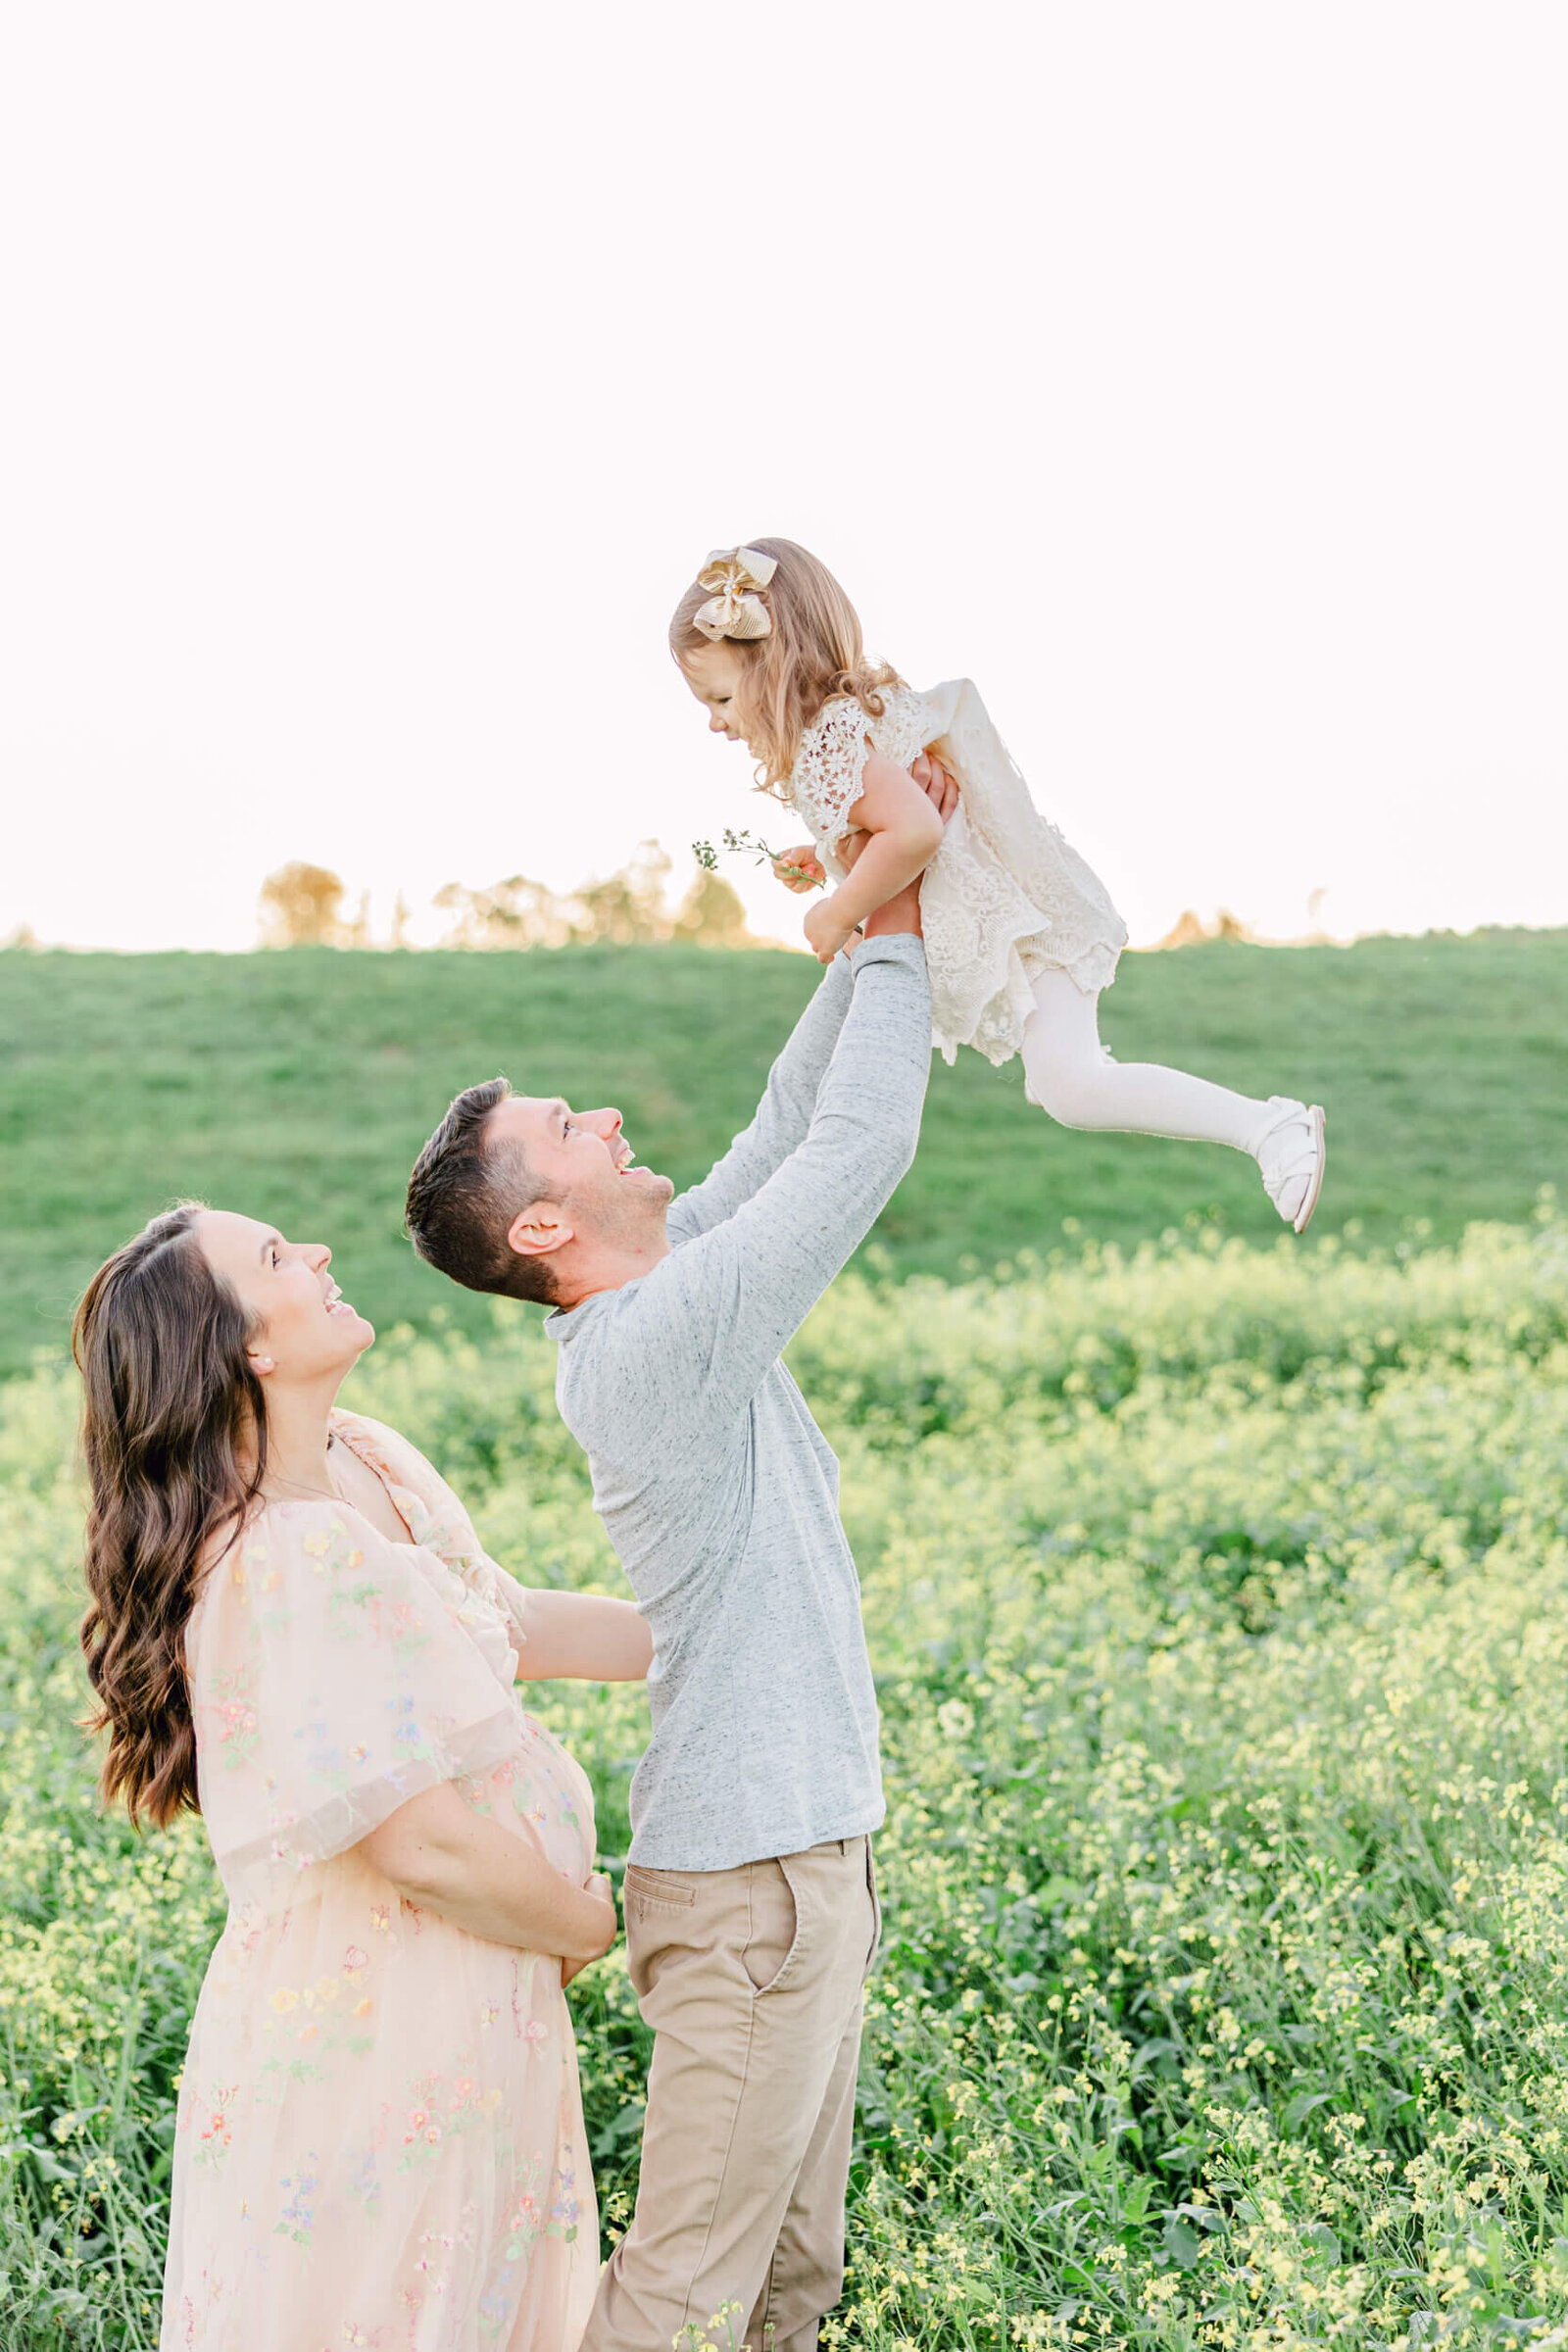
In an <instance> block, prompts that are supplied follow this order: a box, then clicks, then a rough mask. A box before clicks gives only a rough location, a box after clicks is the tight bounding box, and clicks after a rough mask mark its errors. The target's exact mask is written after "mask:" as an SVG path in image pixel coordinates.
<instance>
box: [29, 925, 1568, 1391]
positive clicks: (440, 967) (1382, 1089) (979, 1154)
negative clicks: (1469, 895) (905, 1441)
mask: <svg viewBox="0 0 1568 2352" xmlns="http://www.w3.org/2000/svg"><path fill="white" fill-rule="evenodd" d="M814 979H815V967H814V966H813V965H812V964H811V963H809V961H808V960H807V959H806V958H804V957H802V956H790V955H785V954H782V953H779V954H764V953H758V954H746V955H723V954H716V953H711V952H710V953H704V952H702V951H699V950H685V949H678V948H624V949H608V948H590V949H580V950H564V951H561V952H559V953H544V952H534V953H532V954H527V955H506V954H502V955H454V954H406V955H378V954H363V955H354V954H349V955H342V954H337V953H334V952H332V951H330V950H320V951H316V950H294V951H291V952H289V953H286V954H273V955H254V956H183V955H172V956H78V955H71V954H60V953H54V954H41V955H40V954H35V953H28V952H23V951H11V952H7V953H0V1183H3V1187H4V1200H5V1220H4V1237H3V1242H0V1369H5V1370H14V1369H15V1368H16V1367H17V1366H19V1365H20V1364H23V1363H25V1362H26V1361H27V1360H28V1358H29V1356H30V1354H31V1353H32V1351H33V1350H34V1349H35V1348H38V1347H40V1346H50V1345H56V1346H57V1345H59V1344H60V1343H61V1341H62V1340H63V1338H64V1335H65V1332H66V1329H67V1326H68V1323H69V1318H70V1312H71V1306H72V1302H73V1299H74V1297H75V1295H76V1293H77V1292H78V1290H79V1289H80V1287H81V1285H82V1283H83V1281H84V1280H85V1278H86V1276H87V1275H88V1274H89V1273H90V1271H91V1269H92V1267H93V1266H94V1265H95V1264H96V1262H97V1261H98V1259H99V1258H100V1257H101V1256H102V1255H104V1254H105V1252H106V1251H107V1250H110V1249H112V1248H113V1247H114V1246H115V1245H116V1244H117V1243H118V1242H120V1241H121V1240H122V1239H123V1238H124V1236H125V1235H127V1234H128V1233H130V1232H131V1231H132V1230H134V1228H135V1227H136V1226H138V1225H139V1224H140V1223H141V1222H142V1220H143V1219H144V1218H145V1217H146V1216H148V1215H149V1214H150V1213H151V1212H152V1211H153V1210H155V1209H156V1208H158V1207H160V1206H161V1205H162V1204H164V1203H165V1202H167V1201H170V1200H172V1199H173V1198H175V1197H177V1196H178V1195H180V1194H185V1193H195V1194H199V1195H201V1196H202V1197H204V1198H206V1199H209V1200H213V1201H221V1202H223V1203H225V1204H226V1205H228V1206H231V1207H235V1208H241V1209H244V1210H246V1211H248V1212H250V1213H252V1214H254V1215H257V1216H262V1217H269V1218H271V1219H274V1220H275V1221H276V1222H277V1223H278V1224H280V1225H281V1226H282V1227H283V1228H284V1230H285V1231H287V1232H290V1233H292V1234H294V1235H296V1236H300V1237H302V1238H319V1239H322V1240H325V1241H328V1242H330V1243H331V1245H332V1247H333V1250H334V1251H335V1252H336V1256H337V1262H338V1271H339V1273H340V1275H341V1278H342V1281H343V1284H344V1288H345V1290H347V1291H348V1292H349V1294H350V1296H351V1297H353V1298H354V1299H355V1300H356V1302H357V1303H358V1304H360V1305H361V1306H363V1307H364V1308H365V1310H366V1311H367V1312H368V1314H369V1315H370V1316H371V1317H372V1318H373V1319H374V1320H375V1321H376V1322H378V1323H388V1322H392V1321H396V1320H399V1319H402V1318H412V1319H414V1320H423V1319H425V1318H426V1317H428V1315H429V1314H430V1312H431V1310H432V1309H433V1308H435V1307H436V1306H438V1305H441V1306H445V1307H446V1308H447V1309H448V1310H449V1311H450V1312H451V1313H452V1314H453V1315H454V1316H455V1317H456V1319H457V1320H458V1321H459V1322H460V1323H466V1324H468V1325H470V1326H472V1325H477V1324H479V1323H481V1322H483V1321H484V1320H485V1319H486V1312H487V1310H486V1309H485V1307H484V1306H483V1304H482V1302H480V1301H477V1300H472V1299H468V1298H466V1296H465V1295H464V1294H461V1293H458V1292H456V1291H453V1290H452V1289H451V1288H450V1286H448V1285H446V1284H444V1283H442V1282H441V1281H440V1280H439V1279H438V1278H437V1277H436V1276H435V1275H433V1274H431V1273H430V1272H428V1271H427V1270H426V1269H425V1268H423V1267H421V1266H419V1265H418V1264H417V1263H416V1262H415V1260H414V1258H413V1256H412V1254H411V1253H410V1251H409V1250H408V1247H407V1244H406V1243H404V1242H403V1241H402V1240H401V1238H400V1233H399V1225H400V1219H401V1209H402V1198H403V1187H404V1181H405V1179H406V1176H407V1173H408V1168H409V1165H410V1162H411V1160H412V1158H413V1156H414V1153H415V1152H416V1151H417V1148H418V1146H419V1144H420V1143H421V1142H422V1141H423V1139H424V1137H425V1135H426V1134H427V1133H428V1131H429V1129H430V1128H431V1126H432V1125H433V1124H434V1122H435V1120H436V1119H437V1117H438V1116H439V1115H440V1113H441V1111H442V1109H443V1108H444V1107H445V1104H446V1102H447V1100H448V1098H449V1097H450V1096H451V1095H452V1094H453V1093H454V1092H455V1091H456V1090H457V1089H458V1088H459V1087H461V1086H465V1085H467V1084H469V1083H470V1082H471V1081H472V1080H474V1079H476V1078H481V1077H488V1076H490V1075H491V1074H492V1073H494V1072H495V1071H496V1070H498V1069H501V1070H505V1071H506V1072H507V1074H508V1075H509V1076H510V1077H511V1078H512V1079H513V1081H514V1082H515V1084H517V1085H519V1086H521V1087H524V1088H526V1089H527V1090H528V1091H530V1092H552V1093H553V1092H558V1091H559V1092H561V1093H563V1094H565V1095H567V1096H568V1097H569V1098H570V1099H572V1100H573V1101H575V1102H576V1103H579V1104H582V1105H585V1106H586V1105H589V1104H593V1103H605V1102H613V1103H618V1104H619V1105H620V1107H621V1109H622V1110H623V1111H624V1113H625V1118H626V1127H627V1133H628V1135H629V1136H630V1137H631V1139H632V1141H633V1143H634V1144H635V1145H636V1147H637V1150H638V1152H639V1153H640V1154H641V1155H642V1156H643V1157H645V1158H646V1159H647V1160H648V1161H649V1162H650V1163H651V1164H652V1165H654V1166H656V1167H661V1168H663V1169H666V1170H667V1171H668V1173H669V1174H670V1175H671V1176H673V1177H674V1178H675V1180H676V1182H677V1183H680V1184H685V1183H689V1182H690V1181H691V1180H692V1179H693V1178H695V1177H697V1176H699V1175H700V1174H701V1173H702V1172H703V1171H704V1169H705V1168H706V1167H707V1166H708V1165H709V1164H710V1162H711V1159H712V1158H713V1157H714V1155H715V1154H716V1153H717V1152H719V1151H721V1150H722V1149H723V1147H724V1145H725V1143H726V1142H727V1141H728V1138H729V1137H730V1135H731V1134H732V1133H733V1132H734V1131H735V1130H736V1129H737V1128H738V1127H740V1126H742V1125H744V1123H745V1121H746V1120H747V1118H748V1117H749V1116H750V1113H751V1109H752V1106H753V1103H754V1102H755V1100H756V1097H757V1094H758V1091H759V1088H760V1085H761V1082H762V1079H763V1076H764V1073H765V1071H766V1068H767V1064H768V1062H769V1060H770V1058H771V1056H772V1054H773V1053H774V1051H775V1050H776V1048H777V1046H778V1044H779V1043H780V1042H781V1040H782V1038H783V1037H784V1035H785V1033H786V1031H787V1029H788V1027H789V1025H790V1022H791V1021H792V1019H793V1018H794V1015H795V1013H796V1012H797V1010H798V1009H799V1007H800V1005H802V1004H803V1003H804V1001H805V999H806V996H807V994H808V992H809V989H810V988H811V986H812V985H813V982H814ZM1565 1016H1568V933H1564V932H1534V933H1531V932H1505V933H1486V934H1479V935H1477V936H1475V937H1473V938H1466V939H1459V938H1453V937H1448V936H1442V937H1432V938H1428V939H1421V940H1395V939H1376V940H1367V941H1363V942H1361V943H1360V944H1359V945H1357V946H1356V947H1354V948H1350V949H1344V950H1341V949H1334V948H1309V949H1270V948H1253V947H1243V946H1233V945H1216V946H1212V947H1205V948H1195V949H1188V950H1184V951H1183V952H1182V953H1180V954H1177V955H1164V956H1129V957H1127V958H1126V960H1125V962H1124V964H1123V967H1122V972H1121V976H1120V978H1119V979H1118V981H1117V983H1116V986H1115V988H1114V989H1113V990H1112V992H1111V994H1110V996H1109V997H1108V998H1107V999H1106V1002H1105V1006H1104V1017H1103V1031H1104V1035H1105V1038H1106V1042H1107V1043H1108V1044H1109V1045H1110V1047H1111V1049H1112V1051H1113V1052H1114V1053H1116V1054H1117V1055H1118V1056H1119V1057H1120V1058H1121V1059H1123V1060H1134V1059H1139V1058H1152V1059H1161V1058H1163V1059H1169V1060H1175V1061H1181V1062H1185V1063H1186V1064H1187V1065H1188V1066H1189V1067H1191V1068H1194V1069H1196V1070H1199V1071H1201V1072H1202V1073H1203V1074H1205V1075H1207V1076H1209V1077H1213V1078H1217V1079H1222V1080H1224V1081H1227V1082H1228V1083H1230V1084H1232V1085H1236V1086H1240V1087H1243V1088H1245V1089H1247V1090H1248V1091H1249V1092H1251V1093H1257V1094H1268V1093H1271V1092H1280V1091H1290V1092H1294V1093H1299V1094H1301V1095H1303V1096H1317V1097H1319V1098H1321V1100H1322V1101H1323V1102H1324V1103H1326V1104H1327V1105H1328V1108H1329V1113H1330V1119H1331V1127H1330V1139H1331V1174H1330V1183H1329V1190H1328V1192H1327V1194H1326V1196H1325V1201H1324V1206H1323V1209H1322V1210H1321V1211H1320V1216H1319V1227H1320V1229H1321V1230H1324V1231H1333V1230H1343V1229H1344V1228H1345V1227H1346V1226H1347V1224H1349V1225H1350V1227H1351V1230H1352V1232H1354V1231H1355V1229H1357V1228H1359V1230H1360V1232H1361V1234H1362V1235H1363V1236H1364V1237H1365V1239H1366V1240H1367V1241H1369V1242H1373V1243H1379V1242H1391V1241H1394V1240H1397V1238H1398V1237H1399V1235H1400V1233H1401V1232H1402V1231H1403V1230H1404V1228H1405V1225H1406V1222H1407V1220H1410V1219H1412V1218H1424V1219H1427V1220H1429V1221H1430V1224H1431V1227H1432V1230H1433V1232H1434V1234H1435V1235H1436V1236H1438V1237H1440V1238H1441V1237H1445V1236H1449V1235H1453V1234H1456V1233H1458V1232H1459V1231H1460V1230H1461V1229H1462V1228H1463V1227H1464V1225H1465V1224H1467V1223H1468V1222H1470V1221H1471V1220H1472V1219H1475V1218H1502V1219H1507V1220H1517V1219H1520V1218H1522V1217H1524V1216H1525V1215H1527V1214H1528V1212H1529V1209H1530V1207H1531V1205H1532V1202H1533V1201H1534V1199H1535V1196H1536V1194H1537V1192H1538V1190H1539V1188H1540V1187H1541V1186H1542V1185H1543V1184H1544V1183H1548V1182H1553V1181H1560V1178H1561V1175H1562V1173H1563V1171H1564V1170H1565V1168H1568V1043H1565V1029H1568V1020H1565ZM1206 1217H1216V1218H1218V1219H1220V1220H1222V1221H1223V1222H1224V1224H1225V1226H1226V1227H1227V1229H1228V1230H1230V1231H1231V1232H1234V1233H1238V1234H1242V1235H1244V1236H1248V1237H1250V1238H1254V1239H1258V1240H1266V1239H1268V1238H1270V1237H1271V1236H1272V1235H1274V1234H1276V1233H1277V1232H1278V1230H1279V1228H1278V1224H1277V1220H1276V1219H1275V1218H1274V1216H1273V1213H1272V1211H1271V1210H1270V1209H1269V1208H1268V1205H1267V1203H1266V1201H1265V1200H1264V1198H1263V1195H1262V1191H1261V1187H1260V1186H1259V1184H1258V1181H1257V1177H1256V1173H1255V1171H1254V1170H1253V1168H1252V1167H1251V1165H1250V1162H1248V1161H1246V1160H1244V1159H1243V1158H1241V1157H1240V1155H1238V1154H1236V1153H1233V1152H1224V1151H1219V1150H1209V1149H1205V1148H1199V1147H1195V1146H1190V1145H1177V1144H1162V1143H1155V1142H1150V1141H1148V1140H1146V1139H1144V1138H1140V1137H1120V1136H1079V1135H1070V1134H1067V1133H1065V1132H1063V1131H1062V1130H1061V1129H1059V1128H1055V1127H1053V1126H1052V1125H1051V1123H1050V1122H1049V1121H1048V1120H1046V1119H1045V1118H1044V1117H1043V1116H1042V1115H1041V1114H1040V1113H1039V1112H1038V1111H1035V1110H1032V1109H1030V1108H1029V1107H1028V1105H1026V1103H1024V1100H1023V1092H1022V1081H1021V1077H1020V1074H1019V1071H1018V1066H1017V1064H1016V1063H1013V1064H1012V1065H1011V1066H1010V1067H1009V1068H1008V1069H1006V1070H1005V1071H994V1070H992V1069H991V1068H989V1066H988V1065H987V1064H986V1063H984V1062H983V1061H981V1060H980V1058H979V1057H978V1056H977V1055H975V1054H967V1053H966V1054H960V1056H959V1059H958V1065H957V1067H956V1068H955V1069H953V1070H948V1069H946V1068H944V1067H943V1066H942V1065H941V1064H940V1063H938V1064H937V1065H936V1067H935V1070H934V1074H933V1084H932V1090H931V1098H930V1108H929V1111H928V1114H927V1118H926V1124H925V1134H924V1141H923V1143H922V1146H921V1151H920V1156H919V1159H918V1161H917V1163H916V1165H915V1167H914V1169H913V1171H912V1173H911V1174H910V1176H909V1177H908V1179H907V1182H906V1183H905V1185H904V1186H903V1188H902V1189H901V1191H900V1192H899V1195H898V1197H897V1199H896V1200H895V1201H893V1203H892V1205H891V1207H890V1208H889V1210H888V1213H887V1215H886V1216H885V1217H884V1218H883V1220H882V1223H881V1226H880V1228H879V1231H878V1235H877V1237H876V1238H877V1241H878V1243H879V1244H880V1245H881V1247H882V1248H883V1249H885V1250H887V1251H888V1252H889V1253H890V1255H891V1257H892V1259H893V1261H894V1264H895V1265H896V1267H897V1268H898V1269H899V1270H901V1271H905V1270H913V1269H921V1270H929V1271H937V1272H952V1271H954V1270H955V1269H956V1267H958V1266H959V1264H960V1263H961V1262H962V1261H963V1260H964V1259H965V1258H968V1259H971V1260H978V1261H980V1262H981V1263H983V1264H985V1265H988V1266H989V1265H991V1264H994V1263H995V1262H997V1261H998V1260H1003V1259H1006V1258H1008V1257H1011V1256H1012V1255H1014V1254H1015V1253H1016V1252H1018V1251H1019V1250H1026V1249H1033V1250H1042V1251H1043V1250H1049V1249H1051V1248H1053V1247H1054V1246H1055V1245H1057V1244H1059V1243H1060V1242H1061V1240H1062V1232H1063V1224H1064V1221H1065V1220H1069V1219H1076V1220H1077V1221H1078V1226H1079V1228H1080V1229H1081V1230H1082V1232H1083V1233H1085V1234H1090V1235H1095V1236H1099V1237H1103V1238H1105V1239H1111V1240H1117V1241H1122V1242H1131V1241H1135V1240H1138V1239H1140V1238H1142V1237H1144V1236H1147V1235H1151V1234H1157V1233H1159V1232H1161V1231H1163V1230H1164V1229H1165V1228H1167V1227H1169V1226H1172V1225H1180V1224H1182V1223H1183V1222H1184V1221H1185V1220H1189V1219H1194V1218H1206ZM1070 1230H1071V1228H1069V1231H1070Z"/></svg>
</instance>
